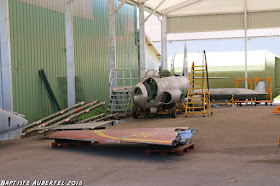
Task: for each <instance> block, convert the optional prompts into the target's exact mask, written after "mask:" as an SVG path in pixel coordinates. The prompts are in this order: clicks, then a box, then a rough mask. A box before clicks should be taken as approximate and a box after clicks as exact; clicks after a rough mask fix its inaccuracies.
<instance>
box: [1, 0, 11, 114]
mask: <svg viewBox="0 0 280 186" xmlns="http://www.w3.org/2000/svg"><path fill="white" fill-rule="evenodd" d="M9 21H10V20H9V3H8V0H0V44H1V47H0V50H1V56H0V57H1V60H0V61H1V77H0V81H1V84H2V87H1V89H2V90H3V92H1V95H0V96H1V98H0V99H1V100H2V108H3V109H5V110H9V111H13V94H12V71H11V69H12V68H11V46H10V25H9Z"/></svg>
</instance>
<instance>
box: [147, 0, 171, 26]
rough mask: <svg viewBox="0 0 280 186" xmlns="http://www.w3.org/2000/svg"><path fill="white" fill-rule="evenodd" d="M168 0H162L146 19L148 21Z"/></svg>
mask: <svg viewBox="0 0 280 186" xmlns="http://www.w3.org/2000/svg"><path fill="white" fill-rule="evenodd" d="M165 1H166V0H162V1H161V2H160V3H159V4H158V5H157V7H156V8H155V9H154V10H153V11H152V12H151V13H150V14H149V15H148V17H146V19H145V21H144V22H146V21H147V20H148V19H149V18H150V17H151V16H152V15H153V14H154V13H155V12H156V11H157V10H158V9H159V7H160V6H161V5H162V4H163V3H164V2H165Z"/></svg>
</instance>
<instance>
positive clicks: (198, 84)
mask: <svg viewBox="0 0 280 186" xmlns="http://www.w3.org/2000/svg"><path fill="white" fill-rule="evenodd" d="M189 85H202V83H190V84H189Z"/></svg>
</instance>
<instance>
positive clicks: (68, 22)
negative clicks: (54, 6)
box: [65, 0, 76, 107]
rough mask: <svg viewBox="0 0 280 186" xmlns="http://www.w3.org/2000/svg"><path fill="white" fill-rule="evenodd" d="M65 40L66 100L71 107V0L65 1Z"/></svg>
mask: <svg viewBox="0 0 280 186" xmlns="http://www.w3.org/2000/svg"><path fill="white" fill-rule="evenodd" d="M65 40H66V66H67V102H68V107H71V106H73V105H75V103H76V97H75V65H74V40H73V18H72V0H66V1H65Z"/></svg>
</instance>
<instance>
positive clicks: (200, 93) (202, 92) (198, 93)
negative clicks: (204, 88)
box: [188, 92, 204, 94]
mask: <svg viewBox="0 0 280 186" xmlns="http://www.w3.org/2000/svg"><path fill="white" fill-rule="evenodd" d="M188 94H204V93H203V92H189V93H188Z"/></svg>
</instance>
